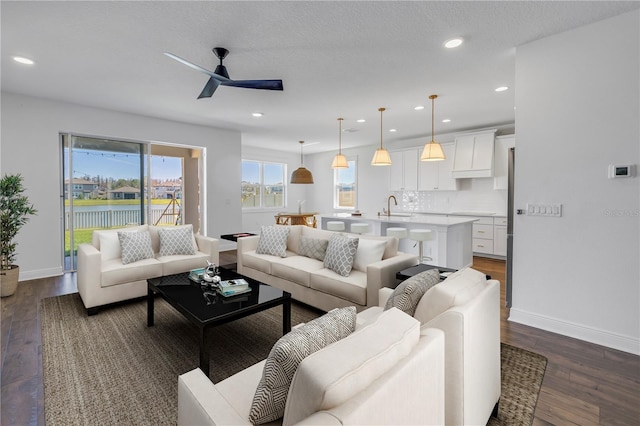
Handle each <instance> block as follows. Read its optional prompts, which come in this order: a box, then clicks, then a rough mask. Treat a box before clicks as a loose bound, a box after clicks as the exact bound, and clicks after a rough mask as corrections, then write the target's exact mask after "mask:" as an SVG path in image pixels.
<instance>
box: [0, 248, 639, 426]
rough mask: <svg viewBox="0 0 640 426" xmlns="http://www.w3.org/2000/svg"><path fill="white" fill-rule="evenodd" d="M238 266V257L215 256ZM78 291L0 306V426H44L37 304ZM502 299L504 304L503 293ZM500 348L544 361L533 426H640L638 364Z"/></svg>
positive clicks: (492, 266) (554, 346)
mask: <svg viewBox="0 0 640 426" xmlns="http://www.w3.org/2000/svg"><path fill="white" fill-rule="evenodd" d="M220 257H221V259H220V260H221V263H222V264H228V263H233V262H235V252H233V251H230V252H223V253H221V254H220ZM474 268H476V269H478V270H480V271H482V272H484V273H486V274H489V275H491V276H492V277H493V278H494V279H497V280H499V281H500V282H501V283H504V277H505V264H504V262H503V261H499V260H493V259H484V258H478V257H476V258H474ZM75 291H77V288H76V283H75V275H74V274H67V275H64V276H62V277H56V278H46V279H40V280H33V281H25V282H21V283H20V284H19V286H18V292H17V293H16V294H15V295H14V296H11V297H5V298H2V299H1V302H0V304H1V308H2V315H1V317H0V319H1V321H2V322H1V329H2V335H1V336H0V337H1V343H2V351H1V352H2V353H1V355H2V360H1V362H2V364H1V365H2V371H1V372H0V374H1V384H2V397H1V406H0V410H1V417H2V425H31V424H33V425H36V424H37V425H44V408H43V407H44V402H43V401H44V396H43V384H42V346H41V340H42V334H41V328H40V313H39V309H38V308H39V301H40V299H42V298H46V297H51V296H56V295H61V294H67V293H72V292H75ZM502 297H503V299H504V285H503V293H502ZM507 316H508V311H507V309H506V308H503V309H502V321H501V323H502V328H501V333H502V341H503V342H505V343H509V344H511V345H514V346H519V347H522V348H525V349H528V350H531V351H534V352H537V353H539V354H542V355H544V356H546V357H547V358H548V359H549V363H548V366H547V371H546V374H545V378H544V382H543V385H542V390H541V392H540V397H539V399H538V405H537V407H536V413H535V414H536V418H535V421H534V425H538V426H539V425H549V424H554V425H598V424H600V425H640V357H638V356H634V355H631V354H628V353H624V352H620V351H616V350H613V349H609V348H605V347H603V346H598V345H594V344H591V343H586V342H582V341H580V340H576V339H571V338H568V337H563V336H560V335H557V334H553V333H549V332H546V331H542V330H538V329H535V328H531V327H527V326H523V325H520V324H514V323H510V322H508V321H507V320H506V318H507Z"/></svg>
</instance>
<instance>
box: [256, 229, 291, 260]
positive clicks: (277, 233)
mask: <svg viewBox="0 0 640 426" xmlns="http://www.w3.org/2000/svg"><path fill="white" fill-rule="evenodd" d="M288 235H289V227H288V226H277V225H273V226H263V227H262V228H261V230H260V239H259V240H258V247H256V253H257V254H270V255H272V256H280V257H287V236H288Z"/></svg>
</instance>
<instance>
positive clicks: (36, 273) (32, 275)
mask: <svg viewBox="0 0 640 426" xmlns="http://www.w3.org/2000/svg"><path fill="white" fill-rule="evenodd" d="M62 273H63V272H62V266H57V267H55V268H47V269H36V270H32V271H23V270H22V268H20V276H19V277H18V281H29V280H37V279H39V278H48V277H57V276H60V275H62Z"/></svg>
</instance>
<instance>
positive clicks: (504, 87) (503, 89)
mask: <svg viewBox="0 0 640 426" xmlns="http://www.w3.org/2000/svg"><path fill="white" fill-rule="evenodd" d="M505 90H509V86H500V87H497V88H496V92H504V91H505Z"/></svg>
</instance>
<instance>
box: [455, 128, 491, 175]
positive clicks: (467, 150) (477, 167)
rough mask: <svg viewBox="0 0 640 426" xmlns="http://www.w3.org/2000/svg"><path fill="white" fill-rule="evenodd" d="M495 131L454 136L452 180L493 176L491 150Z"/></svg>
mask: <svg viewBox="0 0 640 426" xmlns="http://www.w3.org/2000/svg"><path fill="white" fill-rule="evenodd" d="M495 134H496V129H493V130H483V131H480V132H473V133H465V134H461V135H458V136H456V141H455V152H454V155H453V177H454V178H479V177H492V176H493V150H494V143H495Z"/></svg>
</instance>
